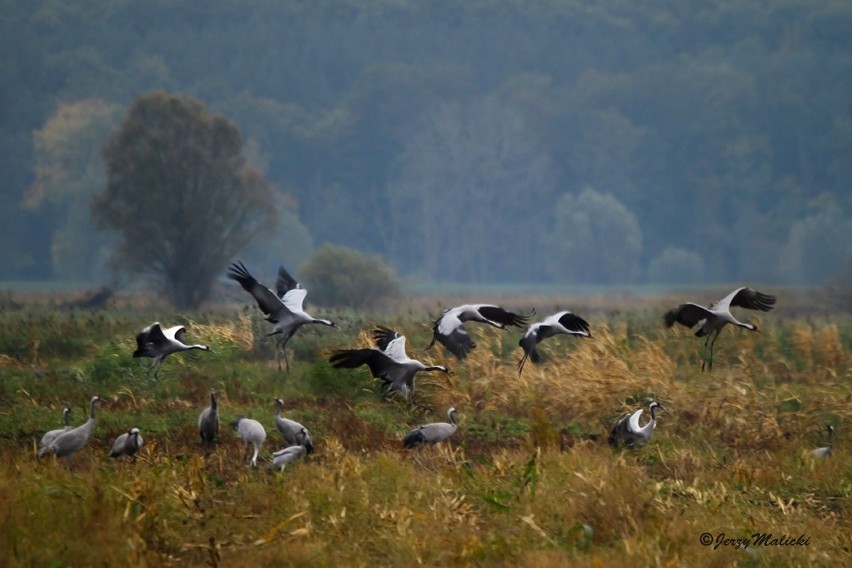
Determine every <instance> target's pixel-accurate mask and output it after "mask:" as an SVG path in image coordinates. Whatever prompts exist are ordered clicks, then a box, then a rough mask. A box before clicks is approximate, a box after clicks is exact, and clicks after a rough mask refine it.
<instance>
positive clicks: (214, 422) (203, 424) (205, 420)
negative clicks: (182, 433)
mask: <svg viewBox="0 0 852 568" xmlns="http://www.w3.org/2000/svg"><path fill="white" fill-rule="evenodd" d="M198 434H199V435H200V436H201V443H202V444H205V445H208V446H209V445H210V444H212V443H213V442H214V441H215V440H216V436H218V435H219V404H218V402H217V401H216V391H215V390H211V391H210V406H208V407H207V408H205V409H204V410H202V411H201V414H199V415H198Z"/></svg>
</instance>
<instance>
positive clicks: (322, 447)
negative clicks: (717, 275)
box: [0, 292, 852, 567]
mask: <svg viewBox="0 0 852 568" xmlns="http://www.w3.org/2000/svg"><path fill="white" fill-rule="evenodd" d="M690 294H691V296H689V295H677V294H674V295H669V296H650V297H642V298H635V297H631V296H629V295H627V296H624V297H621V298H619V300H618V301H617V302H616V301H614V300H613V299H612V298H603V297H595V296H592V295H587V296H583V297H577V298H558V297H552V296H546V297H545V296H540V297H535V298H521V297H508V298H500V299H499V300H500V302H501V303H502V304H503V305H506V306H507V307H511V308H514V309H517V310H519V311H528V310H529V309H530V308H532V307H535V308H536V310H537V313H538V314H539V315H540V316H544V315H546V314H548V313H550V311H551V310H555V309H556V308H557V307H558V308H564V307H568V308H570V309H572V310H573V311H575V312H576V313H578V314H580V315H582V316H584V317H585V318H586V319H587V320H588V321H589V323H590V324H591V326H592V332H593V334H594V338H593V339H589V340H579V339H576V338H568V337H564V336H563V337H557V338H554V339H550V340H548V341H546V342H544V343H542V345H541V350H542V352H543V354H544V355H545V357H546V361H544V362H543V363H542V364H540V365H532V364H527V366H526V368H525V369H524V373H523V375H522V376H520V377H519V376H518V373H517V369H516V364H517V362H518V360H519V358H520V354H521V351H520V349H519V348H518V346H517V342H518V339H519V338H520V334H521V332H520V331H519V330H507V331H498V330H495V329H491V328H485V327H483V326H469V328H470V329H471V330H472V334H473V335H475V337H476V341H477V348H476V349H475V350H474V351H473V352H472V353H471V355H470V357H469V358H468V359H467V360H466V361H464V362H460V361H457V360H455V359H452V358H450V357H449V356H448V355H447V353H446V352H444V351H443V350H441V349H437V348H433V349H432V350H430V351H424V348H425V346H426V345H428V343H429V339H430V333H431V332H430V327H429V323H430V321H431V320H432V319H433V318H434V317H436V316H437V315H438V314H440V308H441V306H442V305H443V306H447V305H452V302H451V301H450V302H449V303H448V301H447V300H441V301H440V302H439V301H438V300H437V299H436V298H434V297H425V298H419V299H414V298H406V299H403V300H400V301H398V302H396V303H395V304H394V305H393V306H391V307H388V308H386V309H384V310H381V311H378V310H377V311H375V312H352V311H345V310H338V311H331V310H321V309H316V308H313V309H312V312H313V313H314V314H315V315H318V314H322V315H323V316H324V317H328V318H330V319H333V320H335V321H337V323H338V326H339V329H337V330H334V329H329V328H323V329H310V330H302V331H300V332H299V333H298V334H297V335H296V336H295V337H294V339H293V340H292V341H291V342H290V345H289V347H288V351H289V357H290V359H291V367H290V371H289V372H288V373H284V372H281V371H279V370H278V368H277V365H276V363H275V355H274V340H272V339H270V338H267V337H265V336H264V333H265V331H266V329H267V326H268V324H266V323H265V322H264V321H262V320H261V319H260V317H259V315H258V313H257V310H256V309H254V306H248V305H247V304H246V305H242V304H239V303H234V304H230V305H220V306H217V307H215V308H211V309H208V310H203V311H200V312H199V313H193V314H175V313H174V312H173V311H172V310H170V309H169V308H167V307H165V306H162V305H159V304H157V303H156V302H147V303H146V302H138V301H133V300H131V299H126V298H121V297H119V298H118V299H117V300H116V301H115V302H114V304H113V306H112V307H111V308H110V309H109V310H98V311H90V310H69V309H60V308H58V307H56V304H57V302H56V301H55V300H54V299H52V298H51V297H49V296H37V297H30V298H25V299H24V300H23V301H22V302H20V303H21V304H22V305H20V306H16V307H15V308H14V309H13V308H11V307H6V308H0V503H2V508H0V564H2V565H4V566H172V565H174V566H205V565H207V566H273V565H276V566H280V565H285V566H347V567H348V566H416V565H427V566H430V565H432V566H434V565H452V566H514V567H526V566H529V567H533V566H535V567H549V566H625V565H633V566H685V565H688V566H828V565H831V566H842V565H847V566H848V565H852V537H850V535H852V520H850V518H852V516H850V507H852V459H850V457H849V455H850V443H849V441H848V440H849V436H848V435H847V430H848V425H849V424H852V356H850V353H852V351H850V347H852V319H850V318H849V317H848V315H846V316H837V315H832V316H829V315H827V314H828V313H829V312H828V311H826V310H823V311H820V309H819V308H813V307H811V306H809V305H808V301H809V300H808V299H807V296H805V295H799V296H795V297H794V295H793V294H789V295H787V296H785V295H783V294H780V293H779V306H778V308H777V309H775V310H773V311H772V312H769V313H766V314H763V313H761V314H759V315H755V314H752V313H749V314H748V318H749V319H751V320H752V321H759V322H760V324H761V329H762V333H760V334H757V333H750V332H747V331H744V330H735V329H725V330H724V331H723V333H722V335H721V337H720V339H719V341H718V343H717V344H716V358H715V363H714V367H713V371H712V372H711V373H702V372H701V352H702V344H703V341H702V340H699V339H697V338H695V337H693V336H692V334H691V333H690V332H689V331H688V330H684V329H677V330H676V329H665V328H664V327H663V326H662V322H661V315H662V313H663V311H664V310H665V309H666V307H669V306H672V305H674V304H675V303H677V302H679V301H682V300H685V299H687V297H690V298H695V299H701V298H705V296H706V299H707V300H711V299H713V298H714V297H715V296H714V294H713V293H712V292H710V293H707V292H702V293H701V295H700V296H697V297H696V296H695V293H694V292H691V293H690ZM486 299H493V298H486ZM156 320H159V321H162V322H163V323H164V324H166V323H169V324H177V323H182V324H185V325H186V326H187V338H188V339H189V340H190V341H191V342H200V343H206V344H208V345H210V347H211V349H212V351H211V352H209V353H207V352H192V353H186V354H177V355H174V356H172V357H170V358H169V359H168V360H167V361H166V363H165V364H164V366H163V368H162V370H161V371H160V373H159V376H158V377H157V378H154V377H153V376H152V375H150V374H148V373H147V372H146V371H147V367H148V365H149V363H150V361H149V360H140V359H134V358H133V357H132V356H131V354H132V352H133V349H134V348H135V341H134V336H135V334H136V332H137V331H138V330H140V329H141V328H142V327H144V326H145V325H147V324H148V323H150V322H152V321H156ZM376 324H384V325H388V326H391V327H394V328H395V329H398V330H399V331H401V332H403V333H405V334H406V336H407V337H408V353H409V355H411V356H412V357H415V358H418V359H421V360H425V361H430V362H432V363H442V364H446V365H447V366H449V367H450V369H451V370H452V374H451V375H449V376H444V375H443V374H440V373H438V374H436V375H434V376H426V375H420V376H419V378H418V382H417V393H416V399H415V401H414V403H413V404H412V403H409V402H406V401H404V400H400V399H399V398H390V399H389V398H387V397H385V396H384V395H383V393H382V391H381V389H380V388H379V385H378V384H377V383H376V382H375V381H374V380H373V379H372V378H371V377H370V375H369V372H368V371H367V370H366V369H355V370H338V369H333V368H331V366H330V365H329V364H328V362H327V359H328V355H329V354H330V353H331V352H332V351H333V350H334V349H338V348H348V347H363V346H367V345H369V342H370V340H369V333H368V332H369V330H370V329H371V327H372V326H373V325H376ZM211 388H212V389H216V390H217V391H218V392H219V397H220V413H221V415H222V429H221V431H220V440H219V443H218V444H217V445H216V447H215V448H214V449H212V450H211V451H209V452H205V450H204V449H203V448H202V446H201V443H200V439H199V437H198V432H197V428H196V423H197V418H198V414H199V412H200V411H201V410H202V409H203V408H205V407H206V406H207V404H208V401H209V391H210V389H211ZM95 394H97V395H99V396H101V397H102V398H103V399H104V400H103V404H101V405H100V406H99V408H98V416H97V426H96V429H95V432H94V435H93V437H92V439H91V440H90V442H89V444H88V445H87V446H86V447H85V448H84V449H83V450H81V451H80V452H79V453H78V454H77V455H75V456H74V457H73V459H72V460H71V462H70V463H68V462H67V460H64V459H56V458H53V457H51V458H48V459H38V458H37V457H36V453H37V443H38V440H39V438H40V437H41V435H42V434H43V433H44V432H45V431H47V430H50V429H53V428H58V427H59V426H60V425H61V411H62V408H63V407H64V406H71V407H72V408H73V411H74V419H73V422H74V424H75V425H76V424H80V423H82V422H83V421H84V420H85V417H86V413H87V409H88V400H89V398H90V397H91V396H92V395H95ZM277 397H281V398H283V399H284V401H285V404H286V407H285V415H286V416H288V417H290V418H293V419H296V420H298V421H300V422H302V423H303V424H305V425H306V426H308V427H309V428H310V430H311V432H312V434H313V438H314V443H315V445H316V448H317V450H316V452H315V453H314V454H312V455H310V456H308V457H307V458H306V459H305V460H303V461H301V462H298V463H296V464H294V465H292V466H289V467H288V468H286V469H285V470H284V471H281V472H279V471H270V469H269V467H268V462H269V457H270V454H271V452H272V451H273V450H277V449H279V448H281V447H284V445H285V444H284V443H283V440H282V439H281V437H280V435H279V433H278V432H277V431H276V430H275V425H274V421H273V416H274V405H273V400H274V399H275V398H277ZM651 400H658V401H659V402H661V403H662V404H663V405H664V406H665V408H666V409H667V412H663V413H660V414H659V415H658V418H659V420H658V425H657V428H656V431H655V433H654V435H653V437H652V438H651V440H650V442H649V443H648V445H647V446H645V447H644V448H641V449H638V450H630V449H613V448H611V447H610V446H609V445H608V444H607V441H606V437H607V434H608V431H609V428H610V427H611V425H612V424H613V423H614V421H615V420H616V419H617V418H618V417H619V416H620V415H622V414H623V413H625V412H628V411H633V410H635V409H637V408H639V407H641V406H646V407H647V403H648V402H649V401H651ZM449 406H455V407H456V408H458V410H459V415H460V426H459V430H458V431H457V432H456V434H455V436H454V437H453V438H452V439H451V440H450V442H449V443H447V444H444V445H442V446H437V447H434V448H423V449H419V450H414V451H408V450H403V449H402V447H401V439H402V437H403V436H404V435H405V433H406V432H407V431H408V430H409V429H411V428H412V427H414V426H416V425H418V424H421V423H424V422H432V421H440V420H445V415H446V410H447V408H448V407H449ZM238 414H242V415H246V416H250V417H253V418H255V419H258V420H260V421H261V422H262V423H263V424H264V426H265V427H266V429H267V432H268V437H267V442H266V445H265V446H264V450H263V453H262V457H263V460H262V463H261V464H260V467H258V468H257V469H253V468H251V467H250V465H249V456H248V455H247V453H246V450H245V448H244V447H243V445H242V443H241V441H240V440H238V439H237V437H236V435H235V434H234V432H233V431H232V430H231V429H230V428H229V427H228V426H227V423H228V422H230V420H231V419H233V418H234V417H235V416H236V415H238ZM826 424H832V425H834V426H835V428H836V429H837V436H836V439H835V443H834V453H833V455H832V456H831V457H830V458H828V459H824V460H815V459H813V458H811V457H810V456H809V450H811V449H813V448H816V447H818V446H821V445H824V444H825V431H824V428H825V425H826ZM132 426H135V427H138V428H139V429H140V430H141V432H142V435H143V437H144V438H145V445H144V447H143V448H142V450H141V451H140V453H139V455H138V457H137V459H135V460H132V459H119V460H113V459H110V458H108V457H107V453H108V451H109V448H110V446H111V444H112V441H113V440H114V439H115V437H116V436H117V435H118V434H120V433H121V432H124V431H127V430H128V429H129V428H130V427H132ZM769 533H771V535H772V536H771V537H768V536H767V537H766V538H764V539H760V538H759V537H758V536H757V535H760V534H765V535H768V534H769ZM746 539H747V540H746Z"/></svg>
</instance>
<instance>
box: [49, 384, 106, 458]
mask: <svg viewBox="0 0 852 568" xmlns="http://www.w3.org/2000/svg"><path fill="white" fill-rule="evenodd" d="M99 400H100V397H99V396H93V397H92V398H91V400H90V401H89V419H88V420H86V421H85V422H84V423H83V424H81V425H80V426H77V427H76V428H72V429H70V430H68V431H67V432H64V433H62V434H60V435H59V436H57V437H56V438H55V439H54V440H53V441H52V442H51V443H50V445H49V446H48V447H47V453H49V454H55V455H57V456H59V457H68V458H69V459H70V457H71V456H72V455H74V454H75V453H76V452H77V451H79V450H80V448H82V447H83V446H85V445H86V442H88V441H89V438H90V437H91V435H92V431H93V430H94V429H95V403H96V402H98V401H99Z"/></svg>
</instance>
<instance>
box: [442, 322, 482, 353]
mask: <svg viewBox="0 0 852 568" xmlns="http://www.w3.org/2000/svg"><path fill="white" fill-rule="evenodd" d="M433 331H434V334H435V335H434V338H435V339H437V340H438V342H439V343H440V344H441V345H443V346H444V347H446V348H447V351H449V352H450V353H452V354H453V355H455V356H456V357H457V358H458V359H464V358H465V357H467V354H468V353H470V351H471V350H472V349H473V348H474V347H476V343H474V342H473V340H472V339H471V338H470V335H469V334H468V333H467V330H466V329H465V328H464V326H463V325H462V324H461V323H459V325H458V326H457V327H456V328H454V329H453V330H452V331H450V332H449V333H442V332H441V330H440V326H439V325H438V324H435V327H434V330H433Z"/></svg>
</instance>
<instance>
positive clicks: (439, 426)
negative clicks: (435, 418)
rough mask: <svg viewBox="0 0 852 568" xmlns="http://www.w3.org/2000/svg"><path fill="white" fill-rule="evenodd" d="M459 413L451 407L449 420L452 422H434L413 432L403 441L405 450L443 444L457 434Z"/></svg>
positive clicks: (448, 415)
mask: <svg viewBox="0 0 852 568" xmlns="http://www.w3.org/2000/svg"><path fill="white" fill-rule="evenodd" d="M456 414H457V411H456V409H455V408H453V407H451V408H450V409H449V410H447V418H448V419H449V420H450V422H432V423H431V424H423V425H421V426H418V427H417V428H415V429H413V430H411V431H410V432H409V433H408V434H406V436H405V438H403V440H402V447H403V448H416V447H418V446H422V445H426V444H430V445H433V444H437V443H439V442H443V441H444V440H446V439H447V438H449V437H450V436H452V435H453V434H455V433H456V430H457V429H458V420H457V418H456Z"/></svg>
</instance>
